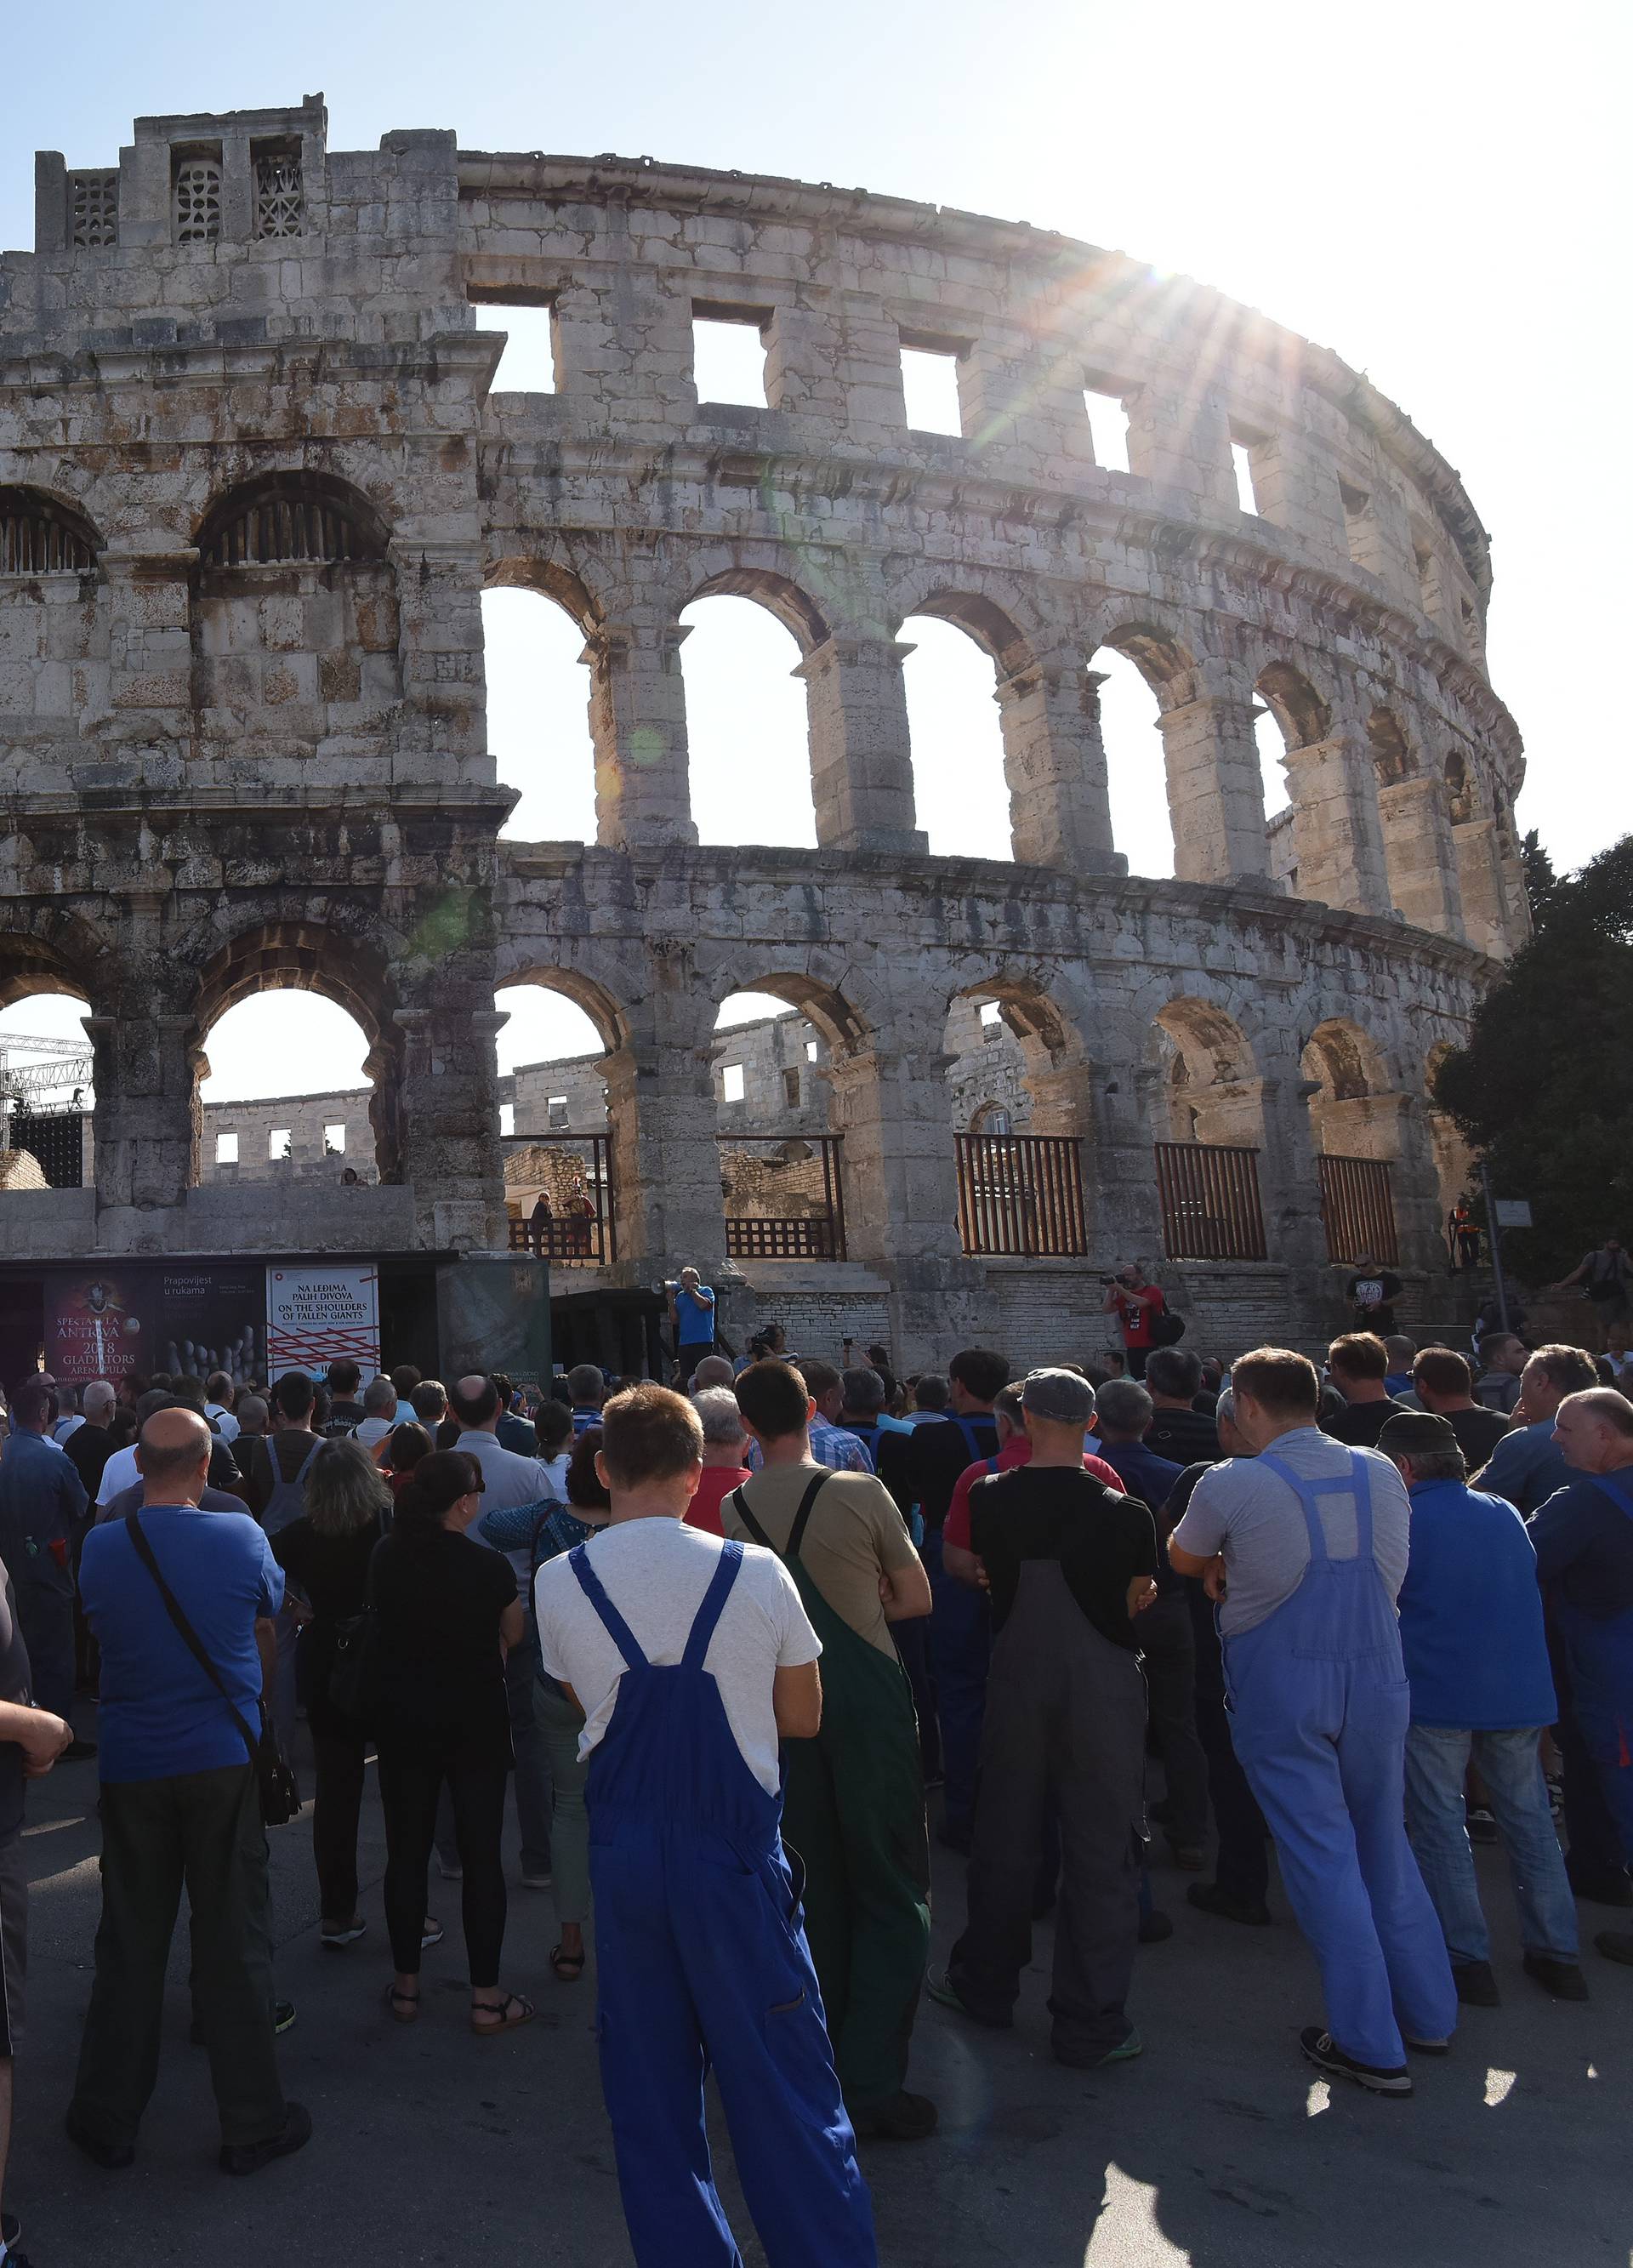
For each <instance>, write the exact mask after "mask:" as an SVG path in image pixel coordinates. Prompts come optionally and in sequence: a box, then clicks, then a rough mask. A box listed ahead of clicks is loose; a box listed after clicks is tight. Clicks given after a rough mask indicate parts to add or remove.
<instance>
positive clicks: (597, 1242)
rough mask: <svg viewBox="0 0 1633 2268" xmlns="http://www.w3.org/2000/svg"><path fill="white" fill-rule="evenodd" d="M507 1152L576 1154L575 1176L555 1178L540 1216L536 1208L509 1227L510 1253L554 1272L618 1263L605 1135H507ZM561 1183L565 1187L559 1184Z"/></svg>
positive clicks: (609, 1146)
mask: <svg viewBox="0 0 1633 2268" xmlns="http://www.w3.org/2000/svg"><path fill="white" fill-rule="evenodd" d="M500 1139H501V1141H502V1142H503V1143H504V1145H505V1147H506V1148H507V1149H510V1150H516V1149H539V1150H542V1149H546V1148H550V1149H555V1150H563V1151H567V1152H576V1153H577V1175H576V1177H575V1176H573V1175H572V1174H571V1173H570V1172H569V1174H568V1175H565V1176H553V1177H552V1181H553V1183H554V1186H553V1188H552V1189H548V1191H547V1194H546V1197H545V1204H547V1205H548V1211H541V1210H540V1207H539V1204H537V1203H535V1204H533V1206H531V1207H530V1208H529V1210H528V1211H526V1213H525V1214H524V1215H523V1216H522V1218H521V1219H519V1220H512V1221H511V1251H512V1252H531V1253H533V1254H535V1255H536V1256H538V1258H540V1259H541V1260H548V1261H549V1262H551V1263H552V1264H553V1265H555V1267H558V1268H604V1267H606V1266H607V1263H609V1262H611V1261H614V1260H616V1259H617V1257H618V1231H617V1226H616V1221H615V1219H614V1210H613V1156H612V1144H611V1142H610V1141H609V1140H608V1138H607V1136H606V1135H605V1134H505V1135H502V1136H501V1137H500ZM563 1180H564V1181H565V1183H566V1186H565V1187H564V1188H563V1186H562V1183H563Z"/></svg>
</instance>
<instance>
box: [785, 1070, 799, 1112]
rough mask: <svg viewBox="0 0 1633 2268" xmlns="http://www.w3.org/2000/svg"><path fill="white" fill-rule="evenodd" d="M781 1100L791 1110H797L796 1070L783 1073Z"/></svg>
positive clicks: (797, 1083)
mask: <svg viewBox="0 0 1633 2268" xmlns="http://www.w3.org/2000/svg"><path fill="white" fill-rule="evenodd" d="M783 1101H784V1102H786V1103H787V1105H788V1107H789V1108H790V1109H791V1110H798V1108H799V1072H798V1069H795V1070H791V1071H784V1072H783Z"/></svg>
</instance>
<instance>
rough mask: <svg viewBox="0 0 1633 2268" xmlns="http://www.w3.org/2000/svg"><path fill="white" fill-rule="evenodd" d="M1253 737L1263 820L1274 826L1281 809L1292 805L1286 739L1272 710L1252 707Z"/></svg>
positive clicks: (1286, 808)
mask: <svg viewBox="0 0 1633 2268" xmlns="http://www.w3.org/2000/svg"><path fill="white" fill-rule="evenodd" d="M1253 737H1254V747H1256V748H1257V749H1258V751H1259V777H1260V778H1261V779H1262V781H1263V783H1264V816H1265V824H1266V825H1267V826H1269V827H1274V826H1275V824H1276V821H1278V820H1279V819H1280V818H1281V816H1282V814H1283V813H1284V812H1288V811H1291V809H1292V797H1291V792H1290V791H1289V788H1288V784H1287V762H1286V758H1287V743H1286V741H1285V740H1284V739H1283V737H1282V728H1281V726H1280V725H1278V724H1277V723H1276V716H1275V712H1274V711H1273V710H1271V709H1269V707H1267V706H1260V707H1255V709H1254V712H1253Z"/></svg>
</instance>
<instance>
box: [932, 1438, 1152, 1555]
mask: <svg viewBox="0 0 1633 2268" xmlns="http://www.w3.org/2000/svg"><path fill="white" fill-rule="evenodd" d="M1031 1462H1032V1444H1031V1442H1030V1441H1029V1440H1027V1439H1026V1435H1025V1434H1024V1433H1011V1436H1010V1438H1009V1440H1007V1441H1006V1442H1005V1443H1004V1447H1002V1448H1001V1449H1000V1450H999V1451H998V1470H999V1471H1000V1472H1001V1473H1009V1472H1013V1471H1014V1469H1015V1468H1016V1466H1017V1465H1029V1464H1030V1463H1031ZM1083 1469H1084V1471H1085V1473H1092V1474H1093V1476H1094V1477H1095V1479H1096V1480H1097V1481H1103V1482H1104V1483H1105V1484H1106V1486H1107V1488H1109V1489H1115V1490H1116V1491H1117V1493H1118V1495H1119V1496H1126V1495H1127V1493H1128V1491H1127V1490H1126V1489H1125V1488H1124V1487H1123V1485H1122V1482H1121V1481H1120V1480H1119V1479H1118V1477H1117V1476H1116V1474H1115V1473H1114V1471H1113V1470H1112V1469H1111V1467H1110V1466H1109V1465H1108V1464H1107V1462H1106V1460H1105V1458H1104V1457H1092V1456H1091V1455H1090V1454H1089V1453H1088V1451H1087V1450H1086V1449H1085V1451H1084V1453H1083ZM986 1477H987V1468H986V1465H985V1464H984V1462H983V1463H982V1464H979V1465H967V1466H966V1467H965V1469H964V1470H963V1471H962V1472H961V1473H960V1475H959V1476H958V1480H957V1482H956V1483H955V1484H954V1486H953V1501H952V1503H951V1504H950V1505H949V1506H947V1518H946V1524H945V1527H944V1528H942V1531H941V1541H942V1544H943V1546H944V1548H945V1545H947V1544H949V1543H951V1544H953V1545H955V1546H956V1547H957V1549H958V1550H960V1551H967V1550H969V1492H970V1491H971V1489H973V1488H974V1487H975V1484H976V1482H977V1481H984V1480H985V1479H986Z"/></svg>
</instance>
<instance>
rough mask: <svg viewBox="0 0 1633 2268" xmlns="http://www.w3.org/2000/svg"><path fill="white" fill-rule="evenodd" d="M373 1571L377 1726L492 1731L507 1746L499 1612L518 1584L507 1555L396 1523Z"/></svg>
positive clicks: (443, 1532) (445, 1532)
mask: <svg viewBox="0 0 1633 2268" xmlns="http://www.w3.org/2000/svg"><path fill="white" fill-rule="evenodd" d="M370 1567H371V1576H372V1580H373V1586H374V1628H373V1637H372V1649H373V1650H372V1653H371V1682H372V1683H373V1684H374V1687H375V1692H376V1708H375V1722H376V1724H377V1725H378V1726H379V1727H380V1728H381V1730H382V1731H384V1730H386V1729H387V1728H388V1727H402V1728H403V1729H405V1730H408V1731H421V1732H438V1731H460V1732H463V1733H467V1734H472V1733H474V1734H481V1735H482V1736H484V1737H485V1736H487V1735H489V1734H491V1735H492V1737H493V1738H494V1739H495V1740H496V1741H497V1742H502V1743H504V1745H506V1746H508V1744H509V1742H510V1712H509V1708H508V1706H507V1704H506V1700H505V1690H504V1658H503V1656H502V1655H501V1653H500V1652H499V1617H500V1616H501V1615H502V1614H503V1613H504V1609H506V1607H508V1606H509V1605H510V1603H511V1600H512V1599H514V1598H515V1597H516V1595H517V1590H516V1575H515V1572H514V1570H513V1569H512V1568H511V1563H510V1561H509V1560H508V1559H507V1558H506V1557H505V1556H504V1552H503V1551H493V1550H489V1547H488V1546H487V1545H486V1544H485V1543H473V1542H472V1541H471V1539H470V1537H469V1536H468V1535H455V1534H454V1533H453V1532H452V1529H451V1528H438V1529H436V1530H435V1531H434V1532H433V1533H432V1534H431V1535H414V1536H404V1535H403V1534H402V1532H401V1529H400V1528H394V1529H393V1531H392V1533H391V1534H390V1535H387V1536H386V1538H385V1540H384V1542H382V1543H379V1544H378V1545H377V1546H376V1547H375V1551H374V1556H373V1558H372V1559H371V1562H370Z"/></svg>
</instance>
